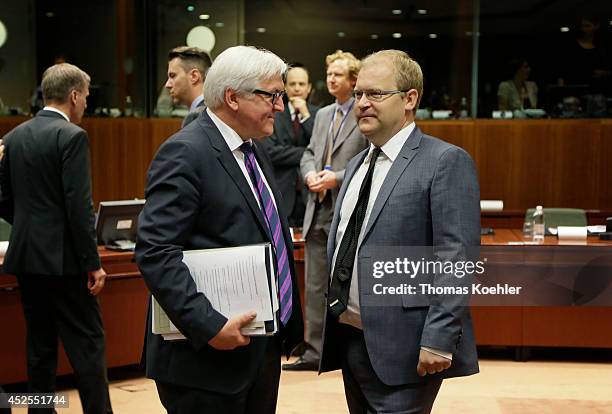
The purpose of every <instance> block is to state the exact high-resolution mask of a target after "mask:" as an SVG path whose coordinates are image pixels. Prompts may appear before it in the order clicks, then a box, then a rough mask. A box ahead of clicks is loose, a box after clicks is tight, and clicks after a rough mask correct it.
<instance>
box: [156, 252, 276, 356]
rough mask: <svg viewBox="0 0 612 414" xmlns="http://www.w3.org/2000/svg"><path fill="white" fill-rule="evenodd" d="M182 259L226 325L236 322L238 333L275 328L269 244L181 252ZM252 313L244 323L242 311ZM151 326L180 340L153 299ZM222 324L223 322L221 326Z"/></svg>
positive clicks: (260, 332)
mask: <svg viewBox="0 0 612 414" xmlns="http://www.w3.org/2000/svg"><path fill="white" fill-rule="evenodd" d="M183 262H184V263H185V265H187V267H188V268H189V272H190V274H191V277H192V278H193V280H194V282H195V284H196V287H197V290H198V292H201V293H203V294H204V295H205V296H206V297H207V298H208V300H209V301H210V303H211V305H212V306H213V308H215V310H217V311H218V312H219V313H221V314H222V315H223V316H225V317H227V318H228V319H230V321H228V324H229V323H230V322H231V323H232V325H231V326H232V327H233V326H234V325H233V324H235V323H239V326H241V327H242V328H241V333H242V335H270V334H273V333H274V332H276V331H277V330H278V323H277V320H276V311H277V310H278V295H277V287H276V280H275V276H274V270H273V269H274V267H273V261H272V251H271V247H270V244H269V243H268V244H260V245H252V246H241V247H230V248H224V249H207V250H192V251H185V252H183ZM253 312H254V313H255V314H256V316H255V317H254V320H253V321H252V322H250V323H248V324H247V322H248V318H247V316H246V315H244V314H245V313H253ZM239 315H240V316H241V317H240V318H234V317H236V316H239ZM245 318H246V319H245ZM243 319H244V320H243ZM245 324H246V325H245ZM152 325H153V326H152V329H153V333H156V334H161V335H164V339H184V336H183V335H182V334H181V333H180V332H179V330H178V329H177V328H176V327H175V326H174V325H173V324H172V322H171V321H170V320H169V319H168V317H167V315H166V314H165V313H164V312H163V310H162V309H161V307H160V306H159V304H157V302H156V301H155V300H154V301H153V318H152ZM226 327H228V325H227V324H226V326H224V328H223V329H224V330H225V328H226ZM221 332H223V330H222V331H221ZM221 332H220V333H221ZM215 338H216V337H215ZM215 338H213V340H214V339H215ZM211 345H213V346H214V344H212V343H211Z"/></svg>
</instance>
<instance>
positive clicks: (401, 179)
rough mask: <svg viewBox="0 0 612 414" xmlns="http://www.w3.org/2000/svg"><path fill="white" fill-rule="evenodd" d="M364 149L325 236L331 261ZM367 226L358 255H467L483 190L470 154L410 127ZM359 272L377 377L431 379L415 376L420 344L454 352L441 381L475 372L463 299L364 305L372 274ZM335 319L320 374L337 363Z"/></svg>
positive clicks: (392, 381)
mask: <svg viewBox="0 0 612 414" xmlns="http://www.w3.org/2000/svg"><path fill="white" fill-rule="evenodd" d="M366 154H367V150H364V151H362V152H361V153H360V154H358V155H357V156H356V157H354V158H353V159H352V160H351V161H350V162H349V164H348V165H347V167H346V171H345V176H344V178H345V179H344V183H343V184H342V188H341V189H340V193H339V195H338V199H337V203H336V209H335V212H334V219H333V221H332V225H331V230H330V233H329V240H328V246H327V252H328V258H329V259H330V263H331V258H332V257H333V254H334V249H335V246H336V232H337V229H338V224H339V222H340V211H341V209H342V202H343V200H344V196H345V194H346V190H347V188H348V185H349V183H350V182H351V179H352V178H353V176H354V174H355V172H356V171H357V169H358V168H359V166H360V165H361V164H362V162H363V159H364V157H365V156H366ZM364 226H365V228H364V230H363V234H364V235H363V241H362V243H361V246H360V248H359V250H358V252H357V254H358V256H359V257H358V260H365V253H363V251H364V250H365V249H366V248H368V247H378V248H380V247H382V246H396V247H399V246H402V247H405V246H433V253H434V254H435V255H437V256H439V257H441V258H444V259H448V260H466V255H467V254H468V248H477V246H479V245H480V191H479V186H478V176H477V173H476V168H475V165H474V162H473V161H472V158H471V157H470V156H469V155H468V154H467V153H466V152H465V151H464V150H463V149H461V148H458V147H456V146H454V145H451V144H448V143H446V142H444V141H441V140H439V139H437V138H434V137H430V136H428V135H424V134H423V133H422V132H421V131H420V129H419V128H415V129H414V131H413V132H412V134H411V135H410V137H409V138H408V139H407V141H406V142H405V144H404V146H403V147H402V149H401V151H400V153H399V154H398V157H397V158H396V159H395V161H394V162H393V165H392V166H391V169H390V170H389V173H388V174H387V176H386V178H385V181H384V182H383V184H382V186H381V188H380V190H379V193H378V196H377V198H376V200H375V202H374V205H373V207H372V212H371V214H370V217H369V219H368V222H367V223H364ZM470 258H471V259H473V257H470ZM414 260H419V259H418V258H416V259H414ZM476 260H477V259H476ZM330 268H331V265H330ZM361 270H362V267H361V266H360V267H359V272H358V276H359V300H360V304H361V307H360V311H361V320H362V323H363V333H364V338H365V342H366V345H367V349H368V354H369V356H370V361H371V362H372V367H373V368H374V371H375V372H376V374H377V375H378V377H379V378H380V380H381V381H383V382H384V383H385V384H387V385H401V384H409V383H417V382H421V381H424V380H427V378H430V376H429V375H427V376H426V377H424V378H422V377H419V376H418V375H417V373H416V367H417V363H418V359H419V351H420V349H421V347H422V346H425V347H430V348H434V349H438V350H441V351H446V352H450V353H452V354H453V361H452V365H451V367H450V368H449V369H447V370H445V371H442V372H441V373H439V374H436V375H437V376H439V377H441V378H448V377H456V376H461V375H469V374H474V373H476V372H478V360H477V356H476V345H475V341H474V333H473V330H472V321H471V318H470V312H469V308H468V307H467V306H466V302H465V301H461V300H462V299H463V300H465V299H467V298H466V297H465V296H460V295H454V296H453V295H450V296H446V297H442V298H438V299H440V303H439V304H436V305H430V306H420V307H414V306H412V305H411V304H410V301H409V298H408V297H407V296H391V295H386V296H385V297H384V298H383V299H384V300H385V303H384V305H383V306H370V305H366V306H364V305H363V304H364V300H367V299H368V298H367V297H365V295H369V296H370V297H371V296H372V293H371V292H369V291H367V289H365V288H364V287H366V286H368V285H371V281H372V276H371V274H365V273H366V272H363V273H362V272H361ZM328 274H329V272H328ZM468 280H469V278H468V277H464V278H457V277H455V276H454V275H446V276H445V275H440V276H436V282H440V281H443V283H442V285H444V286H450V285H451V283H452V284H461V285H462V286H463V285H464V284H467V282H468ZM408 296H409V295H408ZM364 297H365V299H364ZM334 323H336V322H334V321H333V320H332V319H331V318H330V317H329V316H328V317H327V318H326V328H325V335H324V345H323V354H322V357H321V369H322V370H323V371H328V370H331V369H338V368H339V361H340V358H339V357H338V354H337V352H338V351H339V349H340V348H338V347H337V344H338V339H341V338H335V337H334V335H333V331H334V330H333V329H331V328H333V324H334Z"/></svg>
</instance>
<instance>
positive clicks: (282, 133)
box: [263, 104, 319, 214]
mask: <svg viewBox="0 0 612 414" xmlns="http://www.w3.org/2000/svg"><path fill="white" fill-rule="evenodd" d="M318 110H319V107H318V106H314V105H311V104H308V111H309V112H310V117H309V118H308V119H307V120H306V121H304V122H303V123H302V124H301V128H300V133H299V134H298V136H295V133H294V132H293V122H292V121H291V113H290V112H289V105H285V110H284V111H283V112H281V113H279V114H276V118H275V119H274V133H273V134H272V135H271V136H270V137H268V138H266V139H265V140H264V141H263V145H264V147H265V149H266V151H267V152H268V155H269V156H270V159H271V160H272V165H273V166H274V176H275V178H276V182H277V183H278V187H279V190H280V192H281V194H282V196H283V207H284V209H285V212H286V213H287V214H291V212H292V211H293V207H294V205H295V203H296V197H297V192H296V188H295V185H296V182H297V180H298V177H299V175H300V160H301V159H302V155H303V154H304V150H305V149H306V146H307V145H308V144H309V143H310V136H311V135H312V127H313V125H314V120H315V116H316V114H317V111H318ZM298 201H299V200H298Z"/></svg>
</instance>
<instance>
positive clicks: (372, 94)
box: [353, 89, 408, 102]
mask: <svg viewBox="0 0 612 414" xmlns="http://www.w3.org/2000/svg"><path fill="white" fill-rule="evenodd" d="M404 92H408V89H406V90H402V91H399V90H394V91H379V90H372V91H360V90H357V89H355V90H354V91H353V97H354V98H355V100H356V101H360V100H361V97H362V96H363V95H365V97H366V99H367V100H368V101H371V102H382V101H384V100H385V99H387V97H389V96H391V95H395V94H397V93H404Z"/></svg>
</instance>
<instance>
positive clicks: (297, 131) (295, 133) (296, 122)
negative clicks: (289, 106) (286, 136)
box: [292, 112, 302, 139]
mask: <svg viewBox="0 0 612 414" xmlns="http://www.w3.org/2000/svg"><path fill="white" fill-rule="evenodd" d="M292 124H293V136H294V137H295V138H296V139H297V138H299V135H300V129H301V128H302V125H301V124H300V118H299V117H298V114H297V112H296V113H295V115H294V117H293V121H292Z"/></svg>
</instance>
